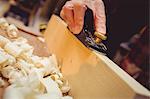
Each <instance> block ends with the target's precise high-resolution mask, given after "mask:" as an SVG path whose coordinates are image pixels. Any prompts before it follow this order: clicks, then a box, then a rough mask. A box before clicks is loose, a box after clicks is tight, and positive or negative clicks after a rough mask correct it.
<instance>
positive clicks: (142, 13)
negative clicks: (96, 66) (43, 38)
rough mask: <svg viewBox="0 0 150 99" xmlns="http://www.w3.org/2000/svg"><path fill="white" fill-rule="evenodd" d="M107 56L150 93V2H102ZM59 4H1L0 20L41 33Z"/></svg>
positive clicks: (5, 0)
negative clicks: (105, 18) (104, 10)
mask: <svg viewBox="0 0 150 99" xmlns="http://www.w3.org/2000/svg"><path fill="white" fill-rule="evenodd" d="M103 1H104V4H105V8H106V15H107V36H108V39H107V40H106V41H105V42H104V43H105V45H106V46H107V48H108V51H107V56H108V57H109V58H110V59H111V60H113V61H114V62H115V63H117V64H118V66H120V67H121V68H122V69H124V70H125V71H126V72H127V73H129V74H130V75H131V76H132V77H133V78H135V79H136V80H137V81H138V82H140V83H141V84H143V85H144V86H145V87H146V88H148V89H150V69H149V56H150V52H149V50H150V48H149V0H103ZM58 2H60V1H59V0H0V17H5V18H6V19H7V20H8V21H9V22H12V23H14V24H16V25H19V26H22V27H25V28H27V29H28V30H31V31H32V30H34V31H38V32H41V33H43V31H44V30H45V28H46V25H47V23H48V21H49V19H50V17H51V15H52V14H53V11H54V9H55V8H57V7H56V5H57V3H58Z"/></svg>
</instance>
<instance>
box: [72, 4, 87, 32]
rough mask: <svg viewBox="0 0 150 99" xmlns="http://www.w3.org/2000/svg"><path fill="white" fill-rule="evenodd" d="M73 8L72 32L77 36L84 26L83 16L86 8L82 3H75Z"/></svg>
mask: <svg viewBox="0 0 150 99" xmlns="http://www.w3.org/2000/svg"><path fill="white" fill-rule="evenodd" d="M73 7H74V9H73V12H74V23H75V27H74V30H73V32H74V33H75V34H79V33H80V32H81V30H82V28H83V25H84V15H85V11H86V6H85V5H84V4H83V3H82V2H75V3H74V6H73Z"/></svg>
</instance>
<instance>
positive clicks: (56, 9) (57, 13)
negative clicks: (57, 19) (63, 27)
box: [53, 0, 69, 16]
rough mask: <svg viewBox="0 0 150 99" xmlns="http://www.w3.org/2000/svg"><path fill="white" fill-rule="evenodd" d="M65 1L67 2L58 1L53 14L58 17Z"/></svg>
mask: <svg viewBox="0 0 150 99" xmlns="http://www.w3.org/2000/svg"><path fill="white" fill-rule="evenodd" d="M67 1H69V0H58V2H57V5H56V7H55V10H54V12H53V13H54V14H56V15H58V16H60V11H61V9H62V7H63V6H64V5H65V3H66V2H67Z"/></svg>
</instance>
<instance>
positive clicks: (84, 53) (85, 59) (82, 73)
mask: <svg viewBox="0 0 150 99" xmlns="http://www.w3.org/2000/svg"><path fill="white" fill-rule="evenodd" d="M44 37H45V39H46V42H47V46H48V49H49V51H50V52H51V53H54V54H56V56H57V58H58V59H59V62H61V63H62V64H61V65H62V72H63V74H64V75H65V77H66V78H67V79H68V80H69V83H70V85H71V91H70V94H71V95H73V97H74V99H148V97H149V96H150V93H149V91H148V90H147V89H145V88H144V87H143V86H142V85H140V84H139V83H137V82H136V81H135V80H134V79H133V78H131V77H130V76H129V75H128V74H127V73H125V72H124V71H123V70H121V69H120V68H119V67H118V66H116V64H114V63H113V62H112V61H110V60H109V59H108V58H106V57H105V56H103V55H100V54H97V53H96V52H92V51H91V50H89V49H87V48H86V47H85V46H84V45H83V44H82V43H81V42H80V41H79V40H78V39H77V38H76V37H75V36H74V35H73V34H71V33H70V32H69V30H68V29H67V25H66V23H65V22H64V21H62V20H61V19H60V18H59V17H57V16H55V15H53V16H52V18H51V20H50V22H49V24H48V28H47V30H46V32H45V34H44ZM95 53H96V54H97V55H96V54H95ZM104 57H105V58H104ZM117 70H118V71H117ZM123 76H125V77H123ZM134 84H135V85H134ZM139 90H141V91H139ZM141 97H142V98H141Z"/></svg>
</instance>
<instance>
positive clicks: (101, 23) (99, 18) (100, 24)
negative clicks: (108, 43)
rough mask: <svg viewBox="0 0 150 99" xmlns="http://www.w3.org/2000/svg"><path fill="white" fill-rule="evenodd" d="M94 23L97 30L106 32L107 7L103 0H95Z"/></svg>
mask: <svg viewBox="0 0 150 99" xmlns="http://www.w3.org/2000/svg"><path fill="white" fill-rule="evenodd" d="M94 13H95V16H94V21H95V22H94V23H95V29H96V31H97V32H100V33H102V34H103V35H105V34H106V15H105V7H104V3H103V1H102V0H96V2H95V10H94Z"/></svg>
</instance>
